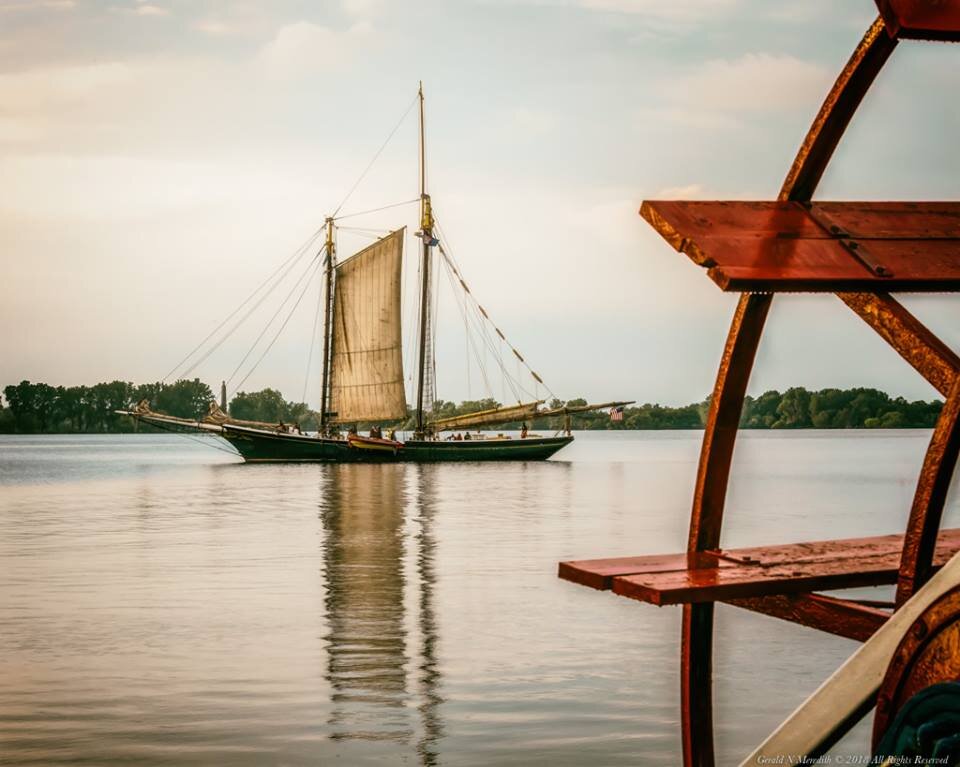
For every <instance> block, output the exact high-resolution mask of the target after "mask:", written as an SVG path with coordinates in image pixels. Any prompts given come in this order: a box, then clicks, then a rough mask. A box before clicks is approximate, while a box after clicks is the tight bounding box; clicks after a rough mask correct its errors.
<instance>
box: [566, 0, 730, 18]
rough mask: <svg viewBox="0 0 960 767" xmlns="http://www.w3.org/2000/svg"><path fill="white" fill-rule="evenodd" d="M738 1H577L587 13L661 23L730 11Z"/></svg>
mask: <svg viewBox="0 0 960 767" xmlns="http://www.w3.org/2000/svg"><path fill="white" fill-rule="evenodd" d="M738 4H739V3H738V0H667V1H666V2H664V0H577V5H578V6H579V7H580V8H583V9H585V10H588V11H602V12H606V13H621V14H643V15H644V16H647V17H648V18H653V19H659V20H663V21H680V22H692V21H699V20H701V19H704V18H707V17H710V16H714V15H716V14H717V13H718V12H720V11H726V10H730V9H732V8H734V7H736V6H737V5H738Z"/></svg>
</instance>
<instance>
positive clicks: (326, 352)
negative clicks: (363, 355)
mask: <svg viewBox="0 0 960 767" xmlns="http://www.w3.org/2000/svg"><path fill="white" fill-rule="evenodd" d="M324 249H325V250H326V253H327V258H326V269H325V270H324V291H325V293H324V295H325V297H326V298H325V301H324V315H323V378H322V382H321V384H320V434H321V435H323V433H324V432H325V431H326V427H327V422H328V420H329V417H330V415H331V414H330V413H328V412H327V409H328V407H329V403H330V357H331V355H330V351H331V349H330V336H331V333H330V331H331V329H332V323H331V317H332V316H333V270H334V267H335V266H336V256H337V246H336V243H335V242H334V239H333V217H332V216H328V217H327V242H326V244H325V245H324Z"/></svg>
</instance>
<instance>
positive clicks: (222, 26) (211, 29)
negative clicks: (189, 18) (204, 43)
mask: <svg viewBox="0 0 960 767" xmlns="http://www.w3.org/2000/svg"><path fill="white" fill-rule="evenodd" d="M191 26H192V27H193V28H194V29H195V30H197V31H198V32H203V33H204V34H208V35H214V36H216V37H220V36H223V35H231V34H233V33H234V32H236V29H235V28H234V27H233V26H231V25H230V24H227V23H226V22H224V21H220V20H219V19H200V20H199V21H195V22H194V23H193V24H192V25H191Z"/></svg>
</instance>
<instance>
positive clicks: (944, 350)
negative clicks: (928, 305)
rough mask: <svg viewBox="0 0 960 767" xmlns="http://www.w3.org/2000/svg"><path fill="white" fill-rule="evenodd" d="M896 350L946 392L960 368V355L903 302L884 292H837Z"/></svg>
mask: <svg viewBox="0 0 960 767" xmlns="http://www.w3.org/2000/svg"><path fill="white" fill-rule="evenodd" d="M837 297H838V298H839V299H840V300H841V301H843V302H844V303H845V304H846V305H847V306H849V307H850V308H851V309H853V311H854V312H856V313H857V315H858V316H859V317H860V318H861V319H862V320H863V321H864V322H866V323H867V324H868V325H869V326H870V327H871V328H873V329H874V330H875V331H876V332H877V333H878V334H879V335H880V336H881V337H882V338H883V340H884V341H886V342H887V343H888V344H890V346H892V347H893V348H894V349H895V350H896V352H897V353H898V354H899V355H900V356H901V357H903V358H904V359H905V360H906V361H907V362H908V363H910V365H911V366H912V367H913V368H914V369H915V370H916V371H917V372H918V373H920V375H922V376H923V377H924V378H925V379H927V381H929V382H930V384H931V386H933V387H934V388H935V389H936V390H937V391H939V392H940V393H941V394H942V395H944V396H947V395H948V394H949V393H950V390H951V388H952V387H953V383H954V381H955V380H956V378H957V373H958V371H960V357H958V356H957V355H956V354H955V353H954V352H953V350H951V349H950V347H949V346H947V345H946V344H945V343H943V341H941V340H940V339H939V338H937V337H936V336H935V335H934V334H933V333H931V332H930V330H928V329H927V327H926V326H924V325H923V323H921V322H920V320H918V319H917V318H916V317H914V316H913V315H912V314H910V312H908V311H907V310H906V309H905V308H904V307H903V305H902V304H900V303H899V302H898V301H896V300H895V299H894V298H893V297H892V296H890V295H888V294H886V293H837Z"/></svg>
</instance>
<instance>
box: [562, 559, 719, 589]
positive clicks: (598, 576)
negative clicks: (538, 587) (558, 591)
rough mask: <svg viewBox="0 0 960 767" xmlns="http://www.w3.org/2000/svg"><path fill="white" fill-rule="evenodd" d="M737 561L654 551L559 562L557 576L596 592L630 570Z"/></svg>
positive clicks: (662, 569) (654, 570)
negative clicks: (638, 554) (630, 555)
mask: <svg viewBox="0 0 960 767" xmlns="http://www.w3.org/2000/svg"><path fill="white" fill-rule="evenodd" d="M736 564H737V563H736V562H727V561H724V560H722V559H720V558H719V557H718V556H716V554H712V553H708V552H703V553H691V554H656V555H653V556H649V555H648V556H640V557H619V558H614V559H584V560H580V561H571V562H561V563H560V569H559V572H558V575H559V577H561V578H563V579H564V580H567V581H571V582H572V583H579V584H580V585H581V586H589V587H590V588H592V589H597V590H598V591H607V590H609V589H610V587H611V586H612V585H613V579H614V578H615V577H617V576H619V575H631V574H633V573H639V572H644V573H663V572H676V571H678V570H687V569H691V568H692V569H696V568H699V567H706V568H717V567H735V566H736Z"/></svg>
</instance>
